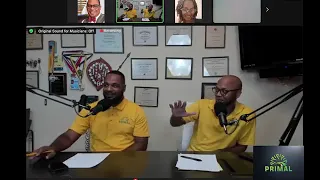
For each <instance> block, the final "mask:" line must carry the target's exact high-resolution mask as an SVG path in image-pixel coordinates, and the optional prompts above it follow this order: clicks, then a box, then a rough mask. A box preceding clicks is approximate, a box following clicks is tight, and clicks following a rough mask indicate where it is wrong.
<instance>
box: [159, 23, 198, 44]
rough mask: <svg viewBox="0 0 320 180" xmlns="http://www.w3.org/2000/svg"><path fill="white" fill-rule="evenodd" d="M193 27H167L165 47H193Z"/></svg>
mask: <svg viewBox="0 0 320 180" xmlns="http://www.w3.org/2000/svg"><path fill="white" fill-rule="evenodd" d="M192 39H193V28H192V26H165V46H192V41H193V40H192Z"/></svg>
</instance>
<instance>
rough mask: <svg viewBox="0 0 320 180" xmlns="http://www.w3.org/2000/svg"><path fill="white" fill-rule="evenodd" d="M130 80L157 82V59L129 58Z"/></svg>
mask: <svg viewBox="0 0 320 180" xmlns="http://www.w3.org/2000/svg"><path fill="white" fill-rule="evenodd" d="M131 80H158V58H131Z"/></svg>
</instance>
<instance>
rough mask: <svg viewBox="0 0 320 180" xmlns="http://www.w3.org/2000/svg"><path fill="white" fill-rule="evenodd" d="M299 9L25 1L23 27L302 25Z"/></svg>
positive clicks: (252, 1)
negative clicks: (25, 18)
mask: <svg viewBox="0 0 320 180" xmlns="http://www.w3.org/2000/svg"><path fill="white" fill-rule="evenodd" d="M34 9H37V11H34ZM302 9H303V0H192V1H186V2H184V1H183V0H68V1H66V0H55V1H51V0H29V1H28V3H27V25H28V26H45V25H58V26H64V25H66V26H68V25H69V26H74V25H83V26H88V25H89V26H90V25H97V24H99V25H139V24H141V25H146V24H149V25H175V24H189V25H190V24H192V25H248V24H249V25H259V26H303V20H302V19H303V15H302Z"/></svg>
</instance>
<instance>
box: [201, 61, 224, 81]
mask: <svg viewBox="0 0 320 180" xmlns="http://www.w3.org/2000/svg"><path fill="white" fill-rule="evenodd" d="M225 75H229V57H228V56H224V57H204V58H202V77H222V76H225Z"/></svg>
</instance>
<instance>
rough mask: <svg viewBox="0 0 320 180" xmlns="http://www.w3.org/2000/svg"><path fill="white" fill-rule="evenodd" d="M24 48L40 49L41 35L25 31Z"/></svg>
mask: <svg viewBox="0 0 320 180" xmlns="http://www.w3.org/2000/svg"><path fill="white" fill-rule="evenodd" d="M26 38H27V39H26V50H42V49H43V35H42V34H37V33H36V32H34V33H33V34H30V33H29V32H28V30H27V32H26Z"/></svg>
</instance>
